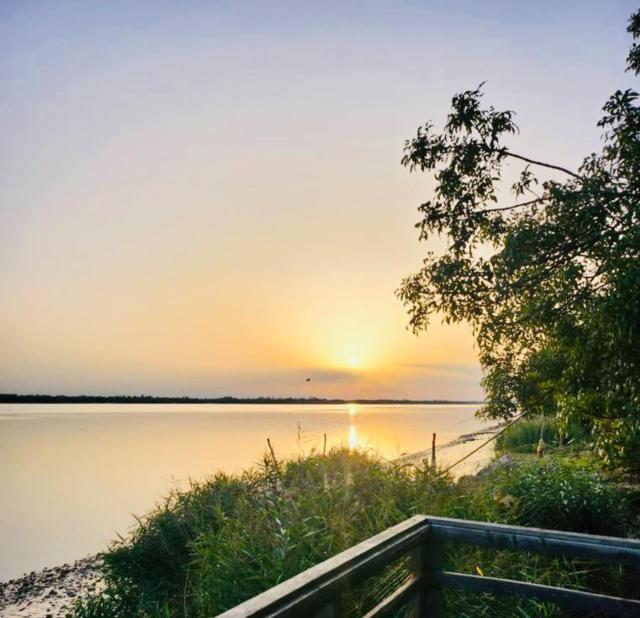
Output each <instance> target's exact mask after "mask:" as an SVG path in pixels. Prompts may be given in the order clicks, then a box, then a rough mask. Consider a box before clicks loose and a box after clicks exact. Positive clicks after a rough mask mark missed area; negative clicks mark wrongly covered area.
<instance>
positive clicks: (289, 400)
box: [0, 393, 484, 405]
mask: <svg viewBox="0 0 640 618" xmlns="http://www.w3.org/2000/svg"><path fill="white" fill-rule="evenodd" d="M0 403H159V404H162V403H164V404H166V403H226V404H235V403H253V404H269V403H278V404H332V405H336V404H338V405H339V404H350V403H355V404H362V405H366V404H387V405H389V404H394V405H412V404H414V405H415V404H422V405H443V404H456V405H464V404H476V405H480V404H482V403H484V402H483V401H463V400H461V401H456V400H450V399H324V398H321V397H231V396H225V397H154V396H152V395H18V394H15V393H0Z"/></svg>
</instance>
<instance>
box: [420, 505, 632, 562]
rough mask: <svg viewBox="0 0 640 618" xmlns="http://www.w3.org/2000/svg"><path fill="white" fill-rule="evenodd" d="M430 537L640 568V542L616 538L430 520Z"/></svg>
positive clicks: (450, 520)
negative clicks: (617, 563)
mask: <svg viewBox="0 0 640 618" xmlns="http://www.w3.org/2000/svg"><path fill="white" fill-rule="evenodd" d="M429 529H430V534H431V535H433V536H434V537H435V538H437V539H440V540H442V541H454V542H458V543H466V544H469V545H480V546H483V547H495V548H497V549H511V550H517V551H527V552H532V553H536V554H553V555H562V556H567V557H573V558H583V559H588V560H602V561H605V562H619V563H622V564H629V565H633V566H639V567H640V541H637V540H635V539H622V538H616V537H607V536H596V535H590V534H579V533H576V532H562V531H559V530H542V529H540V528H523V527H520V526H506V525H502V524H492V523H487V522H480V521H467V520H462V519H450V518H448V517H429Z"/></svg>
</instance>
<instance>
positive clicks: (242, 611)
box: [219, 515, 640, 618]
mask: <svg viewBox="0 0 640 618" xmlns="http://www.w3.org/2000/svg"><path fill="white" fill-rule="evenodd" d="M450 542H455V543H463V544H468V545H476V546H482V547H493V548H497V549H509V550H516V551H526V552H531V553H536V554H552V555H558V556H568V557H573V558H582V559H585V558H587V559H589V560H600V561H604V562H615V563H621V564H626V565H631V566H634V567H640V541H638V540H633V539H621V538H614V537H605V536H595V535H588V534H578V533H574V532H562V531H558V530H542V529H539V528H524V527H520V526H507V525H502V524H492V523H487V522H480V521H469V520H461V519H451V518H447V517H427V516H424V515H415V516H414V517H411V518H410V519H407V520H406V521H404V522H402V523H400V524H398V525H396V526H393V527H391V528H388V529H387V530H385V531H384V532H381V533H380V534H377V535H375V536H373V537H371V538H370V539H367V540H366V541H363V542H362V543H360V544H358V545H356V546H354V547H352V548H350V549H348V550H346V551H344V552H342V553H340V554H338V555H336V556H333V557H332V558H329V559H328V560H325V561H324V562H321V563H320V564H317V565H315V566H313V567H311V568H310V569H307V570H306V571H303V572H302V573H299V574H298V575H296V576H295V577H292V578H291V579H289V580H287V581H285V582H283V583H281V584H279V585H277V586H274V587H273V588H270V589H269V590H267V591H265V592H263V593H262V594H259V595H257V596H255V597H253V598H252V599H249V600H248V601H245V602H244V603H241V604H240V605H237V606H236V607H234V608H232V609H230V610H228V611H226V612H225V613H223V614H220V616H219V618H249V617H251V618H254V617H255V618H259V617H269V618H276V617H277V618H280V617H282V618H284V617H293V616H295V617H297V616H305V618H306V617H307V616H308V617H311V616H321V617H323V618H331V617H337V616H339V615H341V614H342V613H343V610H344V608H343V606H342V602H341V599H342V596H343V594H344V593H345V592H347V591H349V590H351V589H353V587H354V586H357V585H358V584H360V583H362V582H364V581H365V580H366V579H368V578H369V577H372V576H374V575H377V574H380V573H381V571H382V569H383V568H384V567H386V566H388V565H389V564H391V563H392V562H394V561H395V560H397V559H399V558H402V557H404V556H408V555H410V556H411V557H412V559H411V560H410V563H409V564H410V575H409V579H408V580H406V581H404V582H403V583H402V585H400V586H399V587H398V588H397V589H396V590H395V591H394V592H392V593H391V594H390V595H388V596H387V597H386V598H385V599H383V600H382V601H381V602H380V603H379V604H378V605H376V607H374V608H373V609H372V610H370V611H369V612H368V613H367V614H366V615H365V616H366V618H377V617H378V616H382V615H385V614H388V613H390V612H392V611H394V610H397V609H400V608H401V607H403V606H404V605H406V604H407V603H408V602H410V601H413V600H415V602H416V611H415V612H414V615H417V616H429V617H430V618H431V617H434V618H439V617H440V616H442V615H443V613H442V590H443V589H445V588H456V589H468V590H478V591H482V592H490V593H492V594H501V595H510V596H518V597H524V598H535V599H539V600H541V601H547V602H552V603H556V604H558V605H563V606H567V607H572V608H576V609H582V610H591V611H599V612H601V613H604V614H610V615H614V616H627V615H628V616H640V601H639V600H632V599H624V598H620V597H612V596H607V595H603V594H597V593H592V592H585V591H580V590H571V589H567V588H560V587H554V586H545V585H541V584H535V583H530V582H522V581H515V580H508V579H501V578H494V577H484V576H482V577H480V576H476V575H468V574H462V573H450V572H445V571H444V570H443V553H444V547H445V545H446V544H447V543H450Z"/></svg>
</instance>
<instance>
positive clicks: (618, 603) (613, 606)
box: [437, 572, 640, 616]
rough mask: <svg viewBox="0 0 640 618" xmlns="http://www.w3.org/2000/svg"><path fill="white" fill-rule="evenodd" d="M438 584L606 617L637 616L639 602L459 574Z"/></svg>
mask: <svg viewBox="0 0 640 618" xmlns="http://www.w3.org/2000/svg"><path fill="white" fill-rule="evenodd" d="M437 578H438V581H439V583H440V585H441V586H442V587H444V588H458V589H464V590H475V591H478V592H488V593H491V594H498V595H508V596H518V597H523V598H533V599H538V600H540V601H547V602H551V603H555V604H556V605H562V606H563V607H570V608H573V609H579V610H582V611H585V612H590V613H592V612H598V613H601V614H606V615H609V616H640V601H633V600H631V599H621V598H619V597H610V596H607V595H604V594H595V593H593V592H583V591H581V590H569V589H567V588H556V587H554V586H545V585H543V584H533V583H529V582H519V581H513V580H510V579H499V578H496V577H479V576H478V575H466V574H464V575H463V574H461V573H448V572H446V573H440V574H439V575H438V576H437Z"/></svg>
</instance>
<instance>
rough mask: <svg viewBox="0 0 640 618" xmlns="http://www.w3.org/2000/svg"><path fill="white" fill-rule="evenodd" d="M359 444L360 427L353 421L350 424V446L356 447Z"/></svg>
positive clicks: (351, 447)
mask: <svg viewBox="0 0 640 618" xmlns="http://www.w3.org/2000/svg"><path fill="white" fill-rule="evenodd" d="M357 446H358V428H357V427H356V424H355V423H354V422H353V421H352V422H351V425H349V448H350V449H352V450H353V449H354V448H356V447H357Z"/></svg>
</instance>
